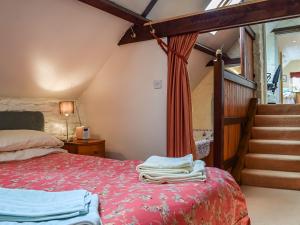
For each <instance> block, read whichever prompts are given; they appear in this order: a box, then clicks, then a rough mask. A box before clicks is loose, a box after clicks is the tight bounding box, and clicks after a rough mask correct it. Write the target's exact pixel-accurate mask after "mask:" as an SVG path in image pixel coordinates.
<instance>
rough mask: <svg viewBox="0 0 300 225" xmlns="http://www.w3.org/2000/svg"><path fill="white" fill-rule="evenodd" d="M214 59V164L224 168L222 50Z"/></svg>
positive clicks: (218, 51)
mask: <svg viewBox="0 0 300 225" xmlns="http://www.w3.org/2000/svg"><path fill="white" fill-rule="evenodd" d="M216 56H217V58H216V60H214V147H213V151H214V166H215V167H218V168H221V169H223V162H224V61H223V59H222V50H217V53H216Z"/></svg>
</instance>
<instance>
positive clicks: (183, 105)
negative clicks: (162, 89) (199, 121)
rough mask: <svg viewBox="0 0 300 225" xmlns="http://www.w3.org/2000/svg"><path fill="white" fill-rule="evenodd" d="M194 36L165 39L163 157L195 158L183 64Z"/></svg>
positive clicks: (196, 35) (189, 97)
mask: <svg viewBox="0 0 300 225" xmlns="http://www.w3.org/2000/svg"><path fill="white" fill-rule="evenodd" d="M197 37H198V33H190V34H186V35H180V36H175V37H170V38H169V39H168V51H167V52H168V90H167V155H168V156H169V157H181V156H184V155H187V154H191V153H192V154H193V155H194V156H195V153H196V146H195V141H194V138H193V126H192V101H191V89H190V83H189V76H188V70H187V61H188V58H189V56H190V54H191V51H192V49H193V47H194V44H195V43H196V40H197Z"/></svg>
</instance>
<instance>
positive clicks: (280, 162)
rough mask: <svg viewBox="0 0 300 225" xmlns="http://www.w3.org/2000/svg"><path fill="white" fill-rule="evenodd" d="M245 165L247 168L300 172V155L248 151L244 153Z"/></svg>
mask: <svg viewBox="0 0 300 225" xmlns="http://www.w3.org/2000/svg"><path fill="white" fill-rule="evenodd" d="M245 167H246V168H248V169H259V170H279V171H288V172H300V156H297V155H273V154H256V153H250V154H247V155H246V158H245Z"/></svg>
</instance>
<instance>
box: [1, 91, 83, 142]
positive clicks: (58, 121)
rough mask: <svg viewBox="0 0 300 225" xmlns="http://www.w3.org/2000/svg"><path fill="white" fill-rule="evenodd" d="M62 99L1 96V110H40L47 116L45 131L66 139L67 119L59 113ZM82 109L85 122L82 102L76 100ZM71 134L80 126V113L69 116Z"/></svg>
mask: <svg viewBox="0 0 300 225" xmlns="http://www.w3.org/2000/svg"><path fill="white" fill-rule="evenodd" d="M60 101H62V100H60V99H40V98H7V97H0V111H40V112H42V113H43V114H44V118H45V132H47V133H50V134H52V135H55V136H56V137H58V138H60V139H66V120H65V117H64V116H62V115H60V113H59V102H60ZM76 105H78V109H79V111H80V113H79V114H80V117H81V120H82V122H83V124H84V123H85V119H84V115H83V112H82V110H81V107H80V102H78V101H76ZM68 121H69V134H70V136H69V137H71V136H72V135H74V131H75V127H77V126H79V120H78V115H77V113H76V110H75V114H74V115H71V116H70V117H69V120H68Z"/></svg>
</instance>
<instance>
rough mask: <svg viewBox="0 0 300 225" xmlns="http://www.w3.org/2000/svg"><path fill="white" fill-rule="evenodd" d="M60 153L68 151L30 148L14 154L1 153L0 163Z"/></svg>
mask: <svg viewBox="0 0 300 225" xmlns="http://www.w3.org/2000/svg"><path fill="white" fill-rule="evenodd" d="M59 152H67V151H66V150H64V149H61V148H30V149H24V150H19V151H14V152H12V151H10V152H0V162H9V161H18V160H26V159H31V158H35V157H40V156H44V155H48V154H51V153H59Z"/></svg>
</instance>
